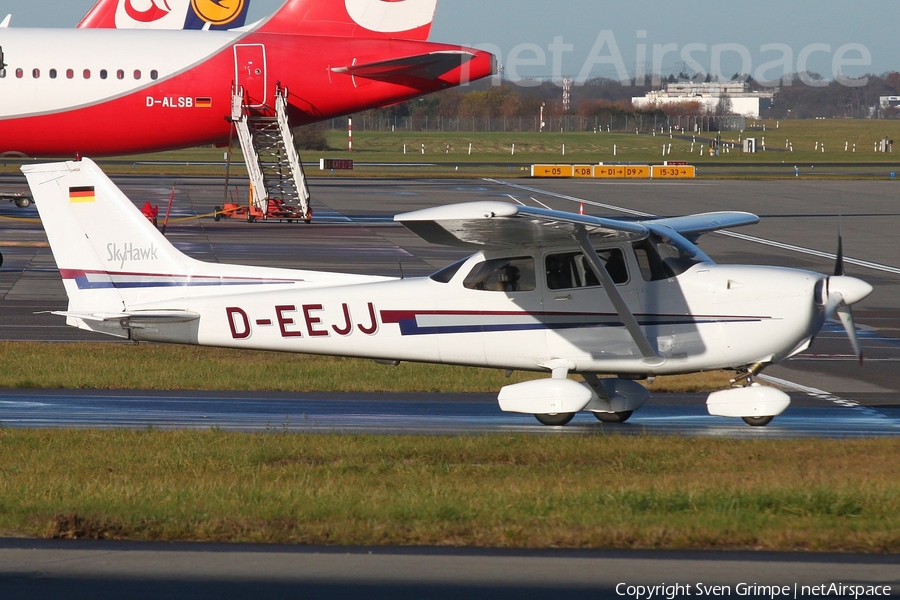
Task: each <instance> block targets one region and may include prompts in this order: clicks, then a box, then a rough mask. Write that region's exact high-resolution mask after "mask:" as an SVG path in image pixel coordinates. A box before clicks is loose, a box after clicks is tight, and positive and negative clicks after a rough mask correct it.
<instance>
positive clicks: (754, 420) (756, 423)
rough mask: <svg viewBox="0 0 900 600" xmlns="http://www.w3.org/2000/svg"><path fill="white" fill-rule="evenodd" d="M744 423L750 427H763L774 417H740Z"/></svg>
mask: <svg viewBox="0 0 900 600" xmlns="http://www.w3.org/2000/svg"><path fill="white" fill-rule="evenodd" d="M741 418H742V419H743V420H744V423H746V424H747V425H750V426H751V427H765V426H766V425H768V424H769V423H771V422H772V419H774V418H775V417H741Z"/></svg>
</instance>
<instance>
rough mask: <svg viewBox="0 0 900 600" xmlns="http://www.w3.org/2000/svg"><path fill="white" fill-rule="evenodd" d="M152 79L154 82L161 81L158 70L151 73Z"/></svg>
mask: <svg viewBox="0 0 900 600" xmlns="http://www.w3.org/2000/svg"><path fill="white" fill-rule="evenodd" d="M150 79H153V80H154V81H155V80H157V79H159V72H158V71H157V70H156V69H153V70H152V71H150Z"/></svg>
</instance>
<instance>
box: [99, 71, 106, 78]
mask: <svg viewBox="0 0 900 600" xmlns="http://www.w3.org/2000/svg"><path fill="white" fill-rule="evenodd" d="M106 77H107V72H106V69H100V79H106Z"/></svg>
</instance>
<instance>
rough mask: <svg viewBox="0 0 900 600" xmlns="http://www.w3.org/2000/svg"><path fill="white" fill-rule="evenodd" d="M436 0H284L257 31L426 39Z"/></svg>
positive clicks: (432, 19) (429, 30)
mask: <svg viewBox="0 0 900 600" xmlns="http://www.w3.org/2000/svg"><path fill="white" fill-rule="evenodd" d="M437 3H438V0H288V1H287V2H286V3H285V5H284V6H283V7H281V9H280V10H279V11H278V12H276V13H275V14H274V15H272V16H271V17H270V18H269V19H268V20H266V21H265V22H264V23H263V24H262V25H260V27H259V28H258V30H257V31H260V32H265V33H303V34H305V35H326V36H332V37H361V38H395V39H404V40H421V41H424V40H427V39H428V34H429V33H430V32H431V23H432V21H434V12H435V9H436V8H437Z"/></svg>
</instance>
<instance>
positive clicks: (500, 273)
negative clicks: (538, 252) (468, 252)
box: [463, 256, 535, 292]
mask: <svg viewBox="0 0 900 600" xmlns="http://www.w3.org/2000/svg"><path fill="white" fill-rule="evenodd" d="M463 285H464V286H465V287H466V288H468V289H470V290H484V291H490V292H528V291H531V290H533V289H535V277H534V259H533V258H531V257H530V256H519V257H515V258H495V259H493V260H486V261H484V262H480V263H478V264H477V265H475V267H474V268H473V269H472V271H471V272H470V273H469V275H468V276H467V277H466V279H465V281H464V282H463Z"/></svg>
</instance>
